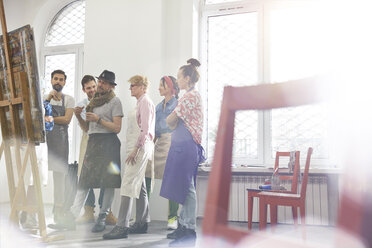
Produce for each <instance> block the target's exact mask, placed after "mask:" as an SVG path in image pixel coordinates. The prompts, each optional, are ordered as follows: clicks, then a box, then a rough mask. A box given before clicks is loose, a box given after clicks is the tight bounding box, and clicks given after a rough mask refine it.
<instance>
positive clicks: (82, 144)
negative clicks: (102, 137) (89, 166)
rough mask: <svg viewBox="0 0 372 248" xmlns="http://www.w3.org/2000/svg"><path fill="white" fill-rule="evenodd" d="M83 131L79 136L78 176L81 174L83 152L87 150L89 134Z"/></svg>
mask: <svg viewBox="0 0 372 248" xmlns="http://www.w3.org/2000/svg"><path fill="white" fill-rule="evenodd" d="M82 132H83V135H82V136H81V141H80V153H79V163H78V177H80V174H81V168H82V167H83V162H84V157H85V152H86V150H87V145H88V139H89V135H88V133H87V132H84V131H82Z"/></svg>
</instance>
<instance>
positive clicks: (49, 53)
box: [42, 0, 85, 163]
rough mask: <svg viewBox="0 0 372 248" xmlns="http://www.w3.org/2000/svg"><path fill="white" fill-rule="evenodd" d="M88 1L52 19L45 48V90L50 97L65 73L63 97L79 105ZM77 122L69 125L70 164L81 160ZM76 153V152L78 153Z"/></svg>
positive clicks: (80, 2) (64, 10)
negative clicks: (55, 79) (56, 78)
mask: <svg viewBox="0 0 372 248" xmlns="http://www.w3.org/2000/svg"><path fill="white" fill-rule="evenodd" d="M84 28H85V1H81V0H79V1H71V3H70V4H68V5H67V6H65V7H64V8H62V9H61V10H60V11H59V12H58V13H57V14H56V15H55V17H54V18H53V19H52V21H51V23H50V24H49V28H48V30H47V32H46V34H45V40H44V47H43V52H42V53H43V65H42V72H43V88H44V89H43V90H44V94H48V93H49V92H50V91H51V90H52V86H51V83H50V81H51V73H52V72H53V71H54V70H56V69H61V70H63V71H64V72H65V73H66V75H67V80H66V84H65V87H64V88H63V93H64V94H67V95H70V96H72V97H74V98H75V102H77V101H78V98H77V97H78V91H79V90H80V89H81V86H80V79H81V77H82V75H81V74H82V73H81V65H82V60H83V48H84ZM75 122H76V121H75V118H72V120H71V122H70V125H69V130H68V132H69V146H70V147H69V150H70V156H69V162H70V163H71V162H73V161H75V160H77V157H76V155H75V154H78V149H77V148H78V147H79V146H78V144H79V141H78V140H77V139H78V137H80V136H79V135H76V133H77V132H79V129H78V128H77V127H76V125H77V124H76V123H75ZM75 151H76V152H75Z"/></svg>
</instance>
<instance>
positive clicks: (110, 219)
mask: <svg viewBox="0 0 372 248" xmlns="http://www.w3.org/2000/svg"><path fill="white" fill-rule="evenodd" d="M117 221H118V219H117V218H116V217H115V216H114V214H113V213H112V212H111V210H110V212H109V213H108V214H107V216H106V225H110V226H115V225H116V222H117Z"/></svg>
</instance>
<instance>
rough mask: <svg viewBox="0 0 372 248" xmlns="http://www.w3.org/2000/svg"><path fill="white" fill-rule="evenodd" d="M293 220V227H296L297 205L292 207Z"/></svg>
mask: <svg viewBox="0 0 372 248" xmlns="http://www.w3.org/2000/svg"><path fill="white" fill-rule="evenodd" d="M292 215H293V222H294V225H295V227H296V228H297V227H298V219H297V218H298V216H297V207H292Z"/></svg>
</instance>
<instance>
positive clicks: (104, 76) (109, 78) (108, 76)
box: [96, 70, 116, 85]
mask: <svg viewBox="0 0 372 248" xmlns="http://www.w3.org/2000/svg"><path fill="white" fill-rule="evenodd" d="M96 78H98V79H101V80H104V81H106V82H109V83H110V84H113V85H116V83H115V73H113V72H112V71H108V70H104V71H103V72H102V73H101V75H99V77H96Z"/></svg>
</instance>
